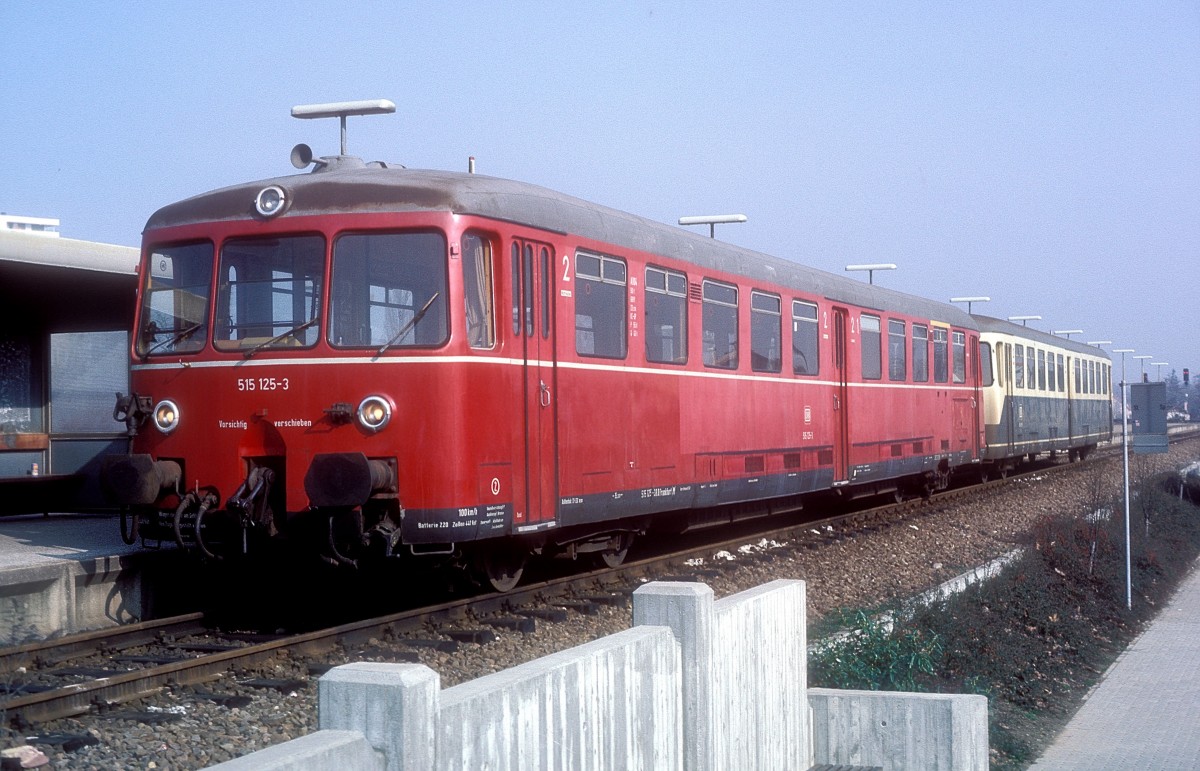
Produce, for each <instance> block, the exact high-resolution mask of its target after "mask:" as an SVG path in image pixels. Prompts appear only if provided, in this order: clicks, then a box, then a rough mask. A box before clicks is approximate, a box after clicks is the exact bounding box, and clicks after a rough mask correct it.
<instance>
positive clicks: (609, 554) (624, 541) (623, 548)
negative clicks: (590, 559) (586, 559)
mask: <svg viewBox="0 0 1200 771" xmlns="http://www.w3.org/2000/svg"><path fill="white" fill-rule="evenodd" d="M614 540H615V541H617V546H616V547H615V548H613V549H605V550H604V551H602V552H600V561H601V562H603V563H604V565H605V567H610V568H616V567H620V566H621V565H622V564H623V563H624V562H625V557H626V556H628V554H629V546H630V544H632V543H633V535H632V534H630V533H622V534H621V535H619V536H617V537H616V538H615V539H614Z"/></svg>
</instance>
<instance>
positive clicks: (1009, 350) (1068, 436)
mask: <svg viewBox="0 0 1200 771" xmlns="http://www.w3.org/2000/svg"><path fill="white" fill-rule="evenodd" d="M975 320H976V322H977V323H978V324H979V328H980V349H981V351H980V360H981V363H982V364H983V383H982V386H983V403H984V431H985V443H984V448H983V453H982V457H983V460H984V469H985V470H987V471H993V470H994V471H995V472H997V473H999V474H1001V475H1003V474H1005V473H1007V471H1008V470H1009V469H1011V468H1012V467H1013V466H1015V465H1016V464H1017V463H1018V462H1020V461H1021V460H1022V459H1024V458H1029V459H1031V460H1032V459H1033V458H1035V457H1036V456H1038V455H1040V454H1043V453H1048V454H1050V455H1052V456H1053V455H1057V454H1059V453H1066V454H1067V456H1068V458H1069V459H1070V460H1072V461H1073V460H1076V459H1083V458H1086V457H1087V456H1088V454H1090V453H1091V452H1092V450H1094V449H1095V448H1096V445H1097V444H1099V443H1100V442H1105V441H1108V440H1110V439H1111V438H1112V427H1113V420H1112V416H1113V413H1112V361H1111V360H1110V359H1109V357H1108V355H1107V354H1106V353H1105V352H1104V351H1103V350H1101V349H1099V348H1096V347H1095V346H1090V345H1085V344H1083V343H1079V342H1075V341H1072V340H1070V339H1067V338H1062V337H1057V336H1054V335H1049V334H1046V333H1044V332H1039V331H1037V330H1034V329H1028V328H1027V327H1024V326H1021V325H1018V324H1013V323H1012V322H1009V321H1003V320H1001V319H994V318H990V317H988V316H975Z"/></svg>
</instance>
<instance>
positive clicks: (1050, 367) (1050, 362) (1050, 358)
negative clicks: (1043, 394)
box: [1046, 351, 1057, 391]
mask: <svg viewBox="0 0 1200 771" xmlns="http://www.w3.org/2000/svg"><path fill="white" fill-rule="evenodd" d="M1054 377H1055V375H1054V354H1053V353H1052V352H1051V351H1046V387H1047V388H1048V389H1050V391H1055V390H1057V388H1056V386H1055V385H1054Z"/></svg>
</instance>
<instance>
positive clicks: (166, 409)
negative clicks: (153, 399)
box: [154, 399, 179, 434]
mask: <svg viewBox="0 0 1200 771" xmlns="http://www.w3.org/2000/svg"><path fill="white" fill-rule="evenodd" d="M154 425H155V426H156V427H157V428H158V430H159V431H162V432H163V433H164V434H169V433H171V432H172V431H174V430H175V429H176V428H177V427H178V426H179V405H177V404H175V402H173V401H171V400H170V399H163V400H162V401H161V402H159V403H158V404H156V405H154Z"/></svg>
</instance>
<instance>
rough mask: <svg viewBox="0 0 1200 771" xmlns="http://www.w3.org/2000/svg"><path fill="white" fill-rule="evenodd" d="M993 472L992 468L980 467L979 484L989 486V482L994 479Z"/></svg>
mask: <svg viewBox="0 0 1200 771" xmlns="http://www.w3.org/2000/svg"><path fill="white" fill-rule="evenodd" d="M991 472H992V470H991V469H990V468H988V467H987V466H980V467H979V484H981V485H983V484H987V482H988V480H989V479H991V478H992V473H991Z"/></svg>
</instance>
